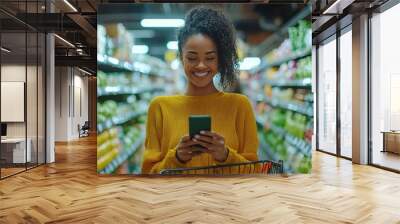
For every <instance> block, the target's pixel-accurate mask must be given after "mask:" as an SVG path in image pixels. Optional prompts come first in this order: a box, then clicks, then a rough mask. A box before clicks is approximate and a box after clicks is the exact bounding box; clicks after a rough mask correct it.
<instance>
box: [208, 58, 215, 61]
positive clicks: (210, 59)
mask: <svg viewBox="0 0 400 224" xmlns="http://www.w3.org/2000/svg"><path fill="white" fill-rule="evenodd" d="M214 59H215V58H207V60H208V61H212V60H214Z"/></svg>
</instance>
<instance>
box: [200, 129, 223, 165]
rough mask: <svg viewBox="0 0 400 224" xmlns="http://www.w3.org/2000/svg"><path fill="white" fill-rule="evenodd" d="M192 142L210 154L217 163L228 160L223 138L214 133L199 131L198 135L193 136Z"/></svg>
mask: <svg viewBox="0 0 400 224" xmlns="http://www.w3.org/2000/svg"><path fill="white" fill-rule="evenodd" d="M193 141H195V142H197V143H198V144H200V145H201V146H203V147H205V148H206V149H205V152H207V153H210V154H211V156H212V157H213V158H214V160H216V161H218V162H224V161H225V160H226V159H227V158H228V149H227V148H226V146H225V138H224V137H223V136H221V135H219V134H217V133H215V132H210V131H201V132H200V135H195V136H194V139H193Z"/></svg>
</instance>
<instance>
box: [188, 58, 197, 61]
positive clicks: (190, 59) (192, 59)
mask: <svg viewBox="0 0 400 224" xmlns="http://www.w3.org/2000/svg"><path fill="white" fill-rule="evenodd" d="M187 59H188V60H189V61H194V60H196V58H187Z"/></svg>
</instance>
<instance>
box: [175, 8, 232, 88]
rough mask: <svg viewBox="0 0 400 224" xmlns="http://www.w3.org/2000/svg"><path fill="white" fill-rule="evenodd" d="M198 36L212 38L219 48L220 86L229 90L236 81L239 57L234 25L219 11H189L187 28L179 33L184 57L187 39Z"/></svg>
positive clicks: (179, 45) (179, 43)
mask: <svg viewBox="0 0 400 224" xmlns="http://www.w3.org/2000/svg"><path fill="white" fill-rule="evenodd" d="M196 34H203V35H206V36H208V37H210V38H211V39H212V40H213V41H214V43H215V45H216V46H217V54H218V70H219V73H220V74H221V79H220V85H221V86H222V87H223V88H224V89H227V88H229V87H230V86H232V84H233V83H234V82H235V81H236V74H237V70H238V55H237V52H236V42H235V41H236V35H235V29H234V27H233V25H232V23H231V22H230V21H229V20H228V19H227V18H226V17H225V15H224V14H223V13H222V12H220V11H217V10H214V9H210V8H206V7H197V8H194V9H192V10H190V11H189V13H188V14H187V15H186V18H185V26H184V27H182V28H181V29H180V30H179V32H178V49H179V54H180V55H181V56H182V48H183V46H184V44H185V43H186V41H187V39H188V38H189V37H190V36H192V35H196Z"/></svg>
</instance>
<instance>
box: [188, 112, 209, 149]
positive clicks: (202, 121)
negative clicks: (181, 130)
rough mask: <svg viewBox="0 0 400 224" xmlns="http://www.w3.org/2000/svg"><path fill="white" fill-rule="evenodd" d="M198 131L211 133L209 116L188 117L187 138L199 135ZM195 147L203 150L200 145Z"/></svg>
mask: <svg viewBox="0 0 400 224" xmlns="http://www.w3.org/2000/svg"><path fill="white" fill-rule="evenodd" d="M200 131H211V116H210V115H190V116H189V136H190V138H191V139H193V138H194V136H195V135H197V134H200ZM195 147H199V148H203V147H202V146H201V145H195Z"/></svg>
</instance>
